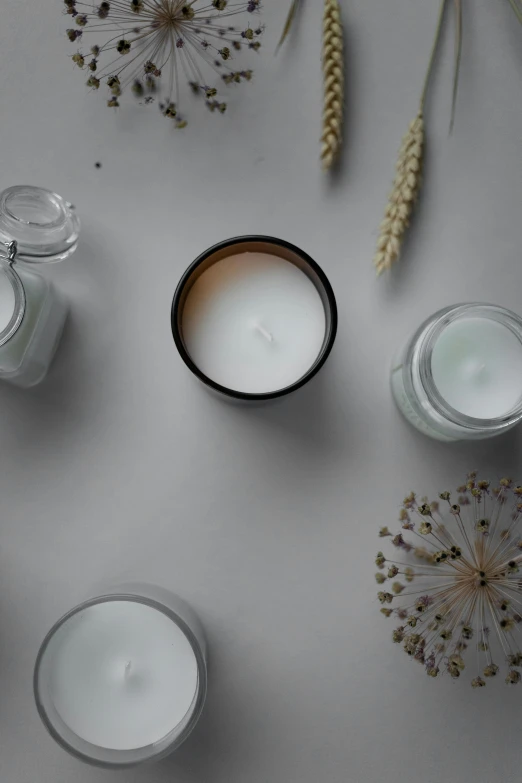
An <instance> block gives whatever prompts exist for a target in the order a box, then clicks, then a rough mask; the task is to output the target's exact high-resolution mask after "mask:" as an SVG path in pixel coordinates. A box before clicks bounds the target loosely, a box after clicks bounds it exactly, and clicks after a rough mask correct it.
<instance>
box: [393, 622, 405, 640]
mask: <svg viewBox="0 0 522 783" xmlns="http://www.w3.org/2000/svg"><path fill="white" fill-rule="evenodd" d="M392 639H393V641H394V642H395V643H396V644H400V642H402V640H403V639H404V628H403V627H402V625H401V626H400V627H399V628H396V629H395V630H394V631H393V633H392Z"/></svg>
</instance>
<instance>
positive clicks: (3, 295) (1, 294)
mask: <svg viewBox="0 0 522 783" xmlns="http://www.w3.org/2000/svg"><path fill="white" fill-rule="evenodd" d="M14 309H15V294H14V289H13V286H12V283H11V281H10V280H9V278H8V276H7V275H6V273H5V272H4V271H3V270H2V269H1V268H0V333H1V332H3V331H4V329H5V328H6V326H7V325H8V323H9V321H10V320H11V318H12V317H13V313H14Z"/></svg>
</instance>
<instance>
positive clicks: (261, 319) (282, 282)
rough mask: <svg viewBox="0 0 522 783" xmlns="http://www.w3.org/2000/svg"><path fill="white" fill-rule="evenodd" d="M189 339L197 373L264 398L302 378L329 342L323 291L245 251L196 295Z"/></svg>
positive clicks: (289, 268) (188, 309)
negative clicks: (326, 342) (263, 395)
mask: <svg viewBox="0 0 522 783" xmlns="http://www.w3.org/2000/svg"><path fill="white" fill-rule="evenodd" d="M181 326H182V333H183V341H184V344H185V347H186V350H187V352H188V354H189V355H190V357H191V359H192V361H193V362H194V363H195V364H196V365H197V367H198V368H199V369H200V370H201V372H202V373H204V374H205V375H206V376H207V377H208V378H210V379H211V380H212V381H214V382H215V383H218V384H220V385H221V386H224V387H225V388H227V389H232V390H234V391H237V392H243V393H249V394H264V393H269V392H275V391H278V390H281V389H284V388H286V387H288V386H290V385H292V384H294V383H295V382H297V381H298V380H299V379H300V378H302V377H303V376H304V375H306V373H307V372H308V371H309V370H310V369H311V367H312V366H313V365H314V363H315V362H316V360H317V359H318V357H319V355H320V352H321V349H322V348H323V344H324V341H325V334H326V316H325V309H324V305H323V302H322V299H321V297H320V295H319V292H318V290H317V288H316V286H315V285H314V283H313V282H312V281H311V280H310V278H309V277H308V276H307V275H306V274H305V273H304V272H302V271H301V269H299V268H298V267H297V266H296V265H295V264H292V263H290V262H289V261H287V260H285V259H284V258H280V257H279V256H276V255H271V254H269V253H261V252H244V253H238V254H236V255H230V256H228V257H226V258H223V259H221V260H220V261H217V262H216V263H214V264H213V265H212V266H210V267H209V268H208V269H207V270H206V271H204V272H203V273H202V274H201V275H200V276H199V277H198V278H197V280H196V281H195V283H194V284H193V286H192V288H191V289H190V291H189V293H188V295H187V299H186V301H185V304H184V309H183V315H182V325H181Z"/></svg>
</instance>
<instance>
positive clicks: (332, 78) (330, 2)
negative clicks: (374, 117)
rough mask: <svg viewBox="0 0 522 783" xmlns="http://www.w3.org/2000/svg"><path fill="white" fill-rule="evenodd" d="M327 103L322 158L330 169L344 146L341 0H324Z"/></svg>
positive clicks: (325, 94)
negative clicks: (342, 145)
mask: <svg viewBox="0 0 522 783" xmlns="http://www.w3.org/2000/svg"><path fill="white" fill-rule="evenodd" d="M323 75H324V107H323V135H322V137H321V143H322V146H321V160H322V164H323V169H329V168H331V166H332V165H333V163H334V162H335V160H336V158H337V157H338V155H339V152H340V150H341V143H342V126H343V102H344V62H343V28H342V23H341V13H340V9H339V3H338V0H325V3H324V18H323Z"/></svg>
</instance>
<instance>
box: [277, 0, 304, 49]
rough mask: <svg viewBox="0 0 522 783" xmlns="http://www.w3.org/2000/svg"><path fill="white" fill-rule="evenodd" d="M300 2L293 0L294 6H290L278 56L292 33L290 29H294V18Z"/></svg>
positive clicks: (279, 44)
mask: <svg viewBox="0 0 522 783" xmlns="http://www.w3.org/2000/svg"><path fill="white" fill-rule="evenodd" d="M300 2H301V0H292V5H291V6H290V10H289V11H288V16H287V17H286V21H285V26H284V27H283V32H282V33H281V38H280V39H279V43H278V44H277V48H276V54H277V52H278V51H279V49H280V48H281V46H282V45H283V43H284V41H285V39H286V37H287V35H288V33H289V32H290V28H291V27H292V23H293V21H294V16H295V15H296V12H297V8H298V6H299V3H300Z"/></svg>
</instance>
